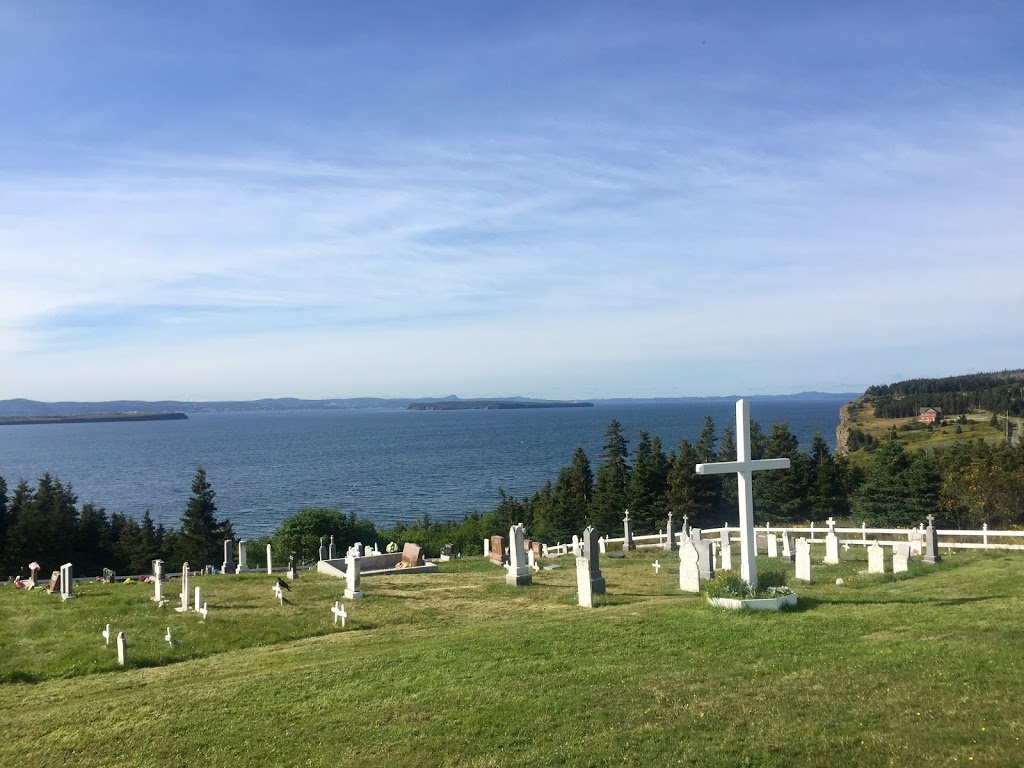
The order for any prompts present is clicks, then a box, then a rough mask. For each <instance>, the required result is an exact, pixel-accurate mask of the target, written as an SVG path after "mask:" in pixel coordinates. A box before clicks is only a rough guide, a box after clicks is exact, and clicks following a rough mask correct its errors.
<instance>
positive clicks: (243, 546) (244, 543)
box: [235, 539, 249, 573]
mask: <svg viewBox="0 0 1024 768" xmlns="http://www.w3.org/2000/svg"><path fill="white" fill-rule="evenodd" d="M248 546H249V541H248V540H247V539H239V540H238V565H237V566H236V567H235V573H242V571H248V570H249V556H248V554H247V547H248Z"/></svg>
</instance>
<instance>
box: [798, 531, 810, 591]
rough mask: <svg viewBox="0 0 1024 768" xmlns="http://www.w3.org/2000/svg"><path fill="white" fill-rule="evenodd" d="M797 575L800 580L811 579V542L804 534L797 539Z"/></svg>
mask: <svg viewBox="0 0 1024 768" xmlns="http://www.w3.org/2000/svg"><path fill="white" fill-rule="evenodd" d="M796 577H797V579H799V580H800V581H810V580H811V542H809V541H808V540H807V539H805V538H803V537H802V536H801V537H800V538H799V539H797V540H796Z"/></svg>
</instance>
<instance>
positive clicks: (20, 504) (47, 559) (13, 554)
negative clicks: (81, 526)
mask: <svg viewBox="0 0 1024 768" xmlns="http://www.w3.org/2000/svg"><path fill="white" fill-rule="evenodd" d="M76 501H77V499H76V497H75V495H74V493H72V491H71V487H70V486H65V485H64V484H63V483H61V481H60V480H58V479H56V478H54V477H52V476H51V475H50V474H48V473H47V474H44V475H43V476H42V477H41V478H39V484H38V485H37V486H36V489H35V491H32V490H30V489H29V486H28V484H27V483H25V482H24V481H23V482H22V483H20V484H19V485H18V487H17V488H16V489H15V492H14V498H13V499H12V501H11V508H10V513H13V514H9V517H10V521H11V524H10V527H9V528H8V532H7V537H8V548H9V552H7V553H5V564H6V565H7V566H8V567H7V570H9V571H11V572H12V573H13V572H15V570H16V572H19V573H20V571H21V569H22V568H23V567H24V565H25V564H26V563H28V562H29V561H31V560H37V561H39V563H40V564H41V565H42V567H43V572H44V573H45V572H46V571H47V569H49V570H56V569H57V568H59V567H60V566H61V565H62V564H64V563H66V562H69V561H71V558H72V556H73V554H74V538H75V529H76V527H77V524H78V510H77V508H76V507H75V502H76ZM22 561H24V562H22ZM11 569H15V570H11Z"/></svg>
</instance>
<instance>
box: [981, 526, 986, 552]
mask: <svg viewBox="0 0 1024 768" xmlns="http://www.w3.org/2000/svg"><path fill="white" fill-rule="evenodd" d="M981 543H982V544H984V545H985V549H988V523H982V524H981Z"/></svg>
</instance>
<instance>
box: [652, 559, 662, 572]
mask: <svg viewBox="0 0 1024 768" xmlns="http://www.w3.org/2000/svg"><path fill="white" fill-rule="evenodd" d="M653 567H654V572H655V573H656V574H657V573H661V563H659V562H658V561H657V560H655V561H654V563H653Z"/></svg>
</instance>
